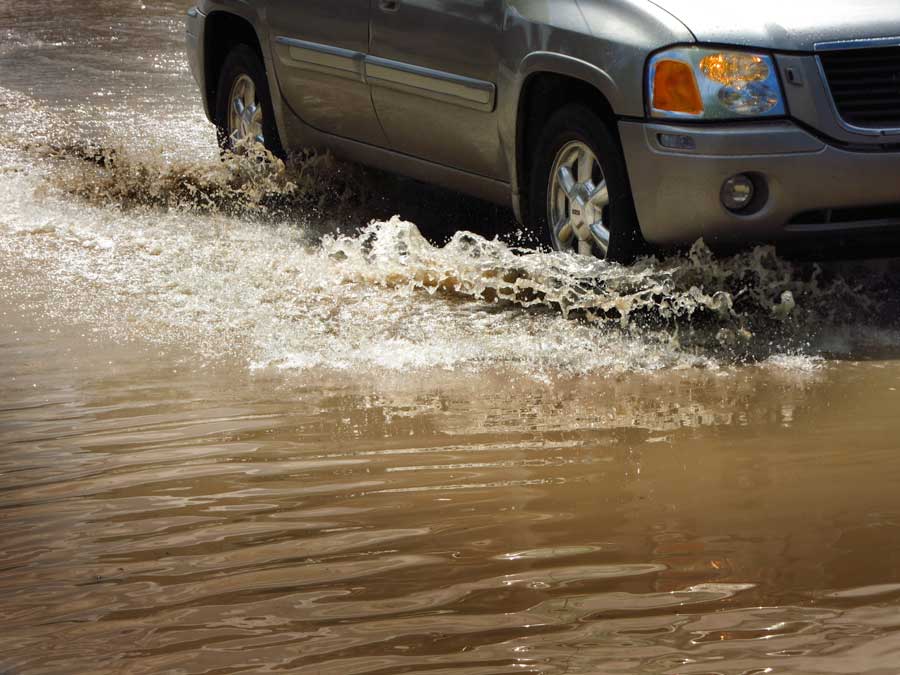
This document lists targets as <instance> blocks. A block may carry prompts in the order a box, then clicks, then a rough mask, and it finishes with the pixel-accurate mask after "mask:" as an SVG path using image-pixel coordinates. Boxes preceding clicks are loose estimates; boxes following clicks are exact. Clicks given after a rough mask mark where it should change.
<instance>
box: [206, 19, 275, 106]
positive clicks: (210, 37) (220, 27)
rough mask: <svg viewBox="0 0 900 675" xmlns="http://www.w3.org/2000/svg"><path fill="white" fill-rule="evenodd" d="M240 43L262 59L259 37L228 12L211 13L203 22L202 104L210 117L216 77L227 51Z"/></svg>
mask: <svg viewBox="0 0 900 675" xmlns="http://www.w3.org/2000/svg"><path fill="white" fill-rule="evenodd" d="M240 44H244V45H247V46H249V47H250V48H251V49H254V50H256V53H257V54H259V58H260V60H261V61H262V60H263V54H262V48H261V47H260V44H259V37H257V35H256V30H254V28H253V25H252V24H251V23H250V22H249V21H247V20H246V19H244V18H241V17H239V16H237V15H236V14H229V13H228V12H213V13H212V14H210V15H209V16H208V17H207V19H206V39H205V44H204V46H203V52H204V60H203V61H204V64H205V68H204V69H205V73H204V74H205V76H206V92H205V93H206V102H207V106H208V110H209V111H210V114H211V115H215V114H216V98H217V96H218V91H217V90H218V87H219V75H220V73H221V72H222V66H223V64H224V63H225V58H226V57H227V56H228V54H229V52H231V50H232V49H234V48H235V47H236V46H237V45H240Z"/></svg>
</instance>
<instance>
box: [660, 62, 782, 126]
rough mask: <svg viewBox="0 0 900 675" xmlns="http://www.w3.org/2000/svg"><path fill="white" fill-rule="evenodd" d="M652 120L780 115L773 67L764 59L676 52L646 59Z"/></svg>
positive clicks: (776, 79) (776, 82)
mask: <svg viewBox="0 0 900 675" xmlns="http://www.w3.org/2000/svg"><path fill="white" fill-rule="evenodd" d="M647 88H648V92H647V100H648V101H649V102H650V114H651V115H652V116H653V117H669V118H676V119H735V118H741V117H776V116H779V115H784V114H785V107H784V97H783V96H782V93H781V85H780V84H779V83H778V74H777V71H776V69H775V61H774V60H773V59H772V57H771V56H768V55H766V54H755V53H753V52H742V51H723V50H719V49H706V48H702V47H676V48H675V49H669V50H667V51H664V52H660V53H659V54H655V55H654V56H653V57H651V59H650V67H649V71H648V82H647Z"/></svg>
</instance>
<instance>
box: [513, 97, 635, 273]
mask: <svg viewBox="0 0 900 675" xmlns="http://www.w3.org/2000/svg"><path fill="white" fill-rule="evenodd" d="M530 183H531V184H530V189H529V192H528V194H529V198H528V210H527V213H528V219H529V221H531V222H530V223H529V224H530V225H531V226H532V227H533V228H534V231H535V232H536V233H537V234H538V235H539V236H540V237H541V240H542V242H543V243H544V244H545V245H547V246H549V247H551V248H553V249H555V250H559V251H571V252H573V253H580V254H582V255H595V256H597V257H599V258H605V259H607V260H611V261H615V262H620V263H630V262H632V261H633V260H634V259H635V258H636V257H637V256H638V255H639V254H640V253H642V252H644V251H645V250H646V243H645V242H644V239H643V237H642V236H641V232H640V227H639V225H638V220H637V213H636V212H635V209H634V201H633V199H632V196H631V188H630V186H629V183H628V173H627V171H626V168H625V158H624V156H623V154H622V149H621V147H620V145H619V142H618V140H617V139H616V137H615V136H614V134H613V133H612V131H611V130H610V129H609V127H608V126H607V124H606V123H605V122H604V121H603V119H601V118H600V117H599V116H598V115H597V114H596V113H594V112H593V111H592V110H590V109H589V108H588V107H586V106H584V105H581V104H571V105H567V106H565V107H563V108H561V109H560V110H558V111H557V112H556V113H554V114H553V115H552V116H551V118H550V120H549V121H548V122H547V124H546V125H545V127H544V129H543V130H542V132H541V135H540V137H539V139H538V141H537V144H536V150H535V153H534V155H533V157H532V164H531V181H530Z"/></svg>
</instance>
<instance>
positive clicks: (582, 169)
mask: <svg viewBox="0 0 900 675" xmlns="http://www.w3.org/2000/svg"><path fill="white" fill-rule="evenodd" d="M608 206H609V190H608V188H607V185H606V179H605V177H604V175H603V169H602V168H601V166H600V162H599V160H598V158H597V155H596V154H595V153H594V151H593V150H591V148H590V147H589V146H588V145H587V144H586V143H584V142H583V141H577V140H576V141H570V142H568V143H566V144H565V145H564V146H563V147H562V148H561V149H560V151H559V152H558V153H557V155H556V159H555V160H554V162H553V169H552V171H551V173H550V182H549V187H548V190H547V223H548V226H549V228H550V240H551V242H552V243H553V247H554V248H555V249H557V250H559V251H573V252H575V253H580V254H581V255H597V256H598V257H600V258H605V257H606V254H607V252H608V251H609V236H610V235H609V229H608V227H607V225H606V223H607V211H608V208H607V207H608Z"/></svg>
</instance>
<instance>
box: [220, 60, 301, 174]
mask: <svg viewBox="0 0 900 675" xmlns="http://www.w3.org/2000/svg"><path fill="white" fill-rule="evenodd" d="M216 91H217V94H216V114H215V120H216V131H217V135H218V139H219V147H221V148H222V150H223V151H232V152H233V151H235V150H237V149H239V148H241V147H243V146H244V145H245V144H248V143H249V144H253V143H260V144H262V145H263V146H265V147H266V149H268V150H269V151H270V152H271V153H272V154H273V155H275V156H277V157H284V148H283V147H282V145H281V139H280V138H279V136H278V127H277V126H276V125H275V112H274V110H273V108H272V96H271V93H270V89H269V80H268V78H267V77H266V69H265V66H264V65H263V62H262V59H261V58H260V57H259V54H258V53H257V52H256V50H254V49H253V48H251V47H249V46H248V45H244V44H241V45H237V46H236V47H235V48H234V49H232V50H231V51H230V52H229V53H228V56H227V57H226V58H225V62H224V63H223V64H222V70H221V72H220V74H219V85H218V89H217V90H216Z"/></svg>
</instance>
